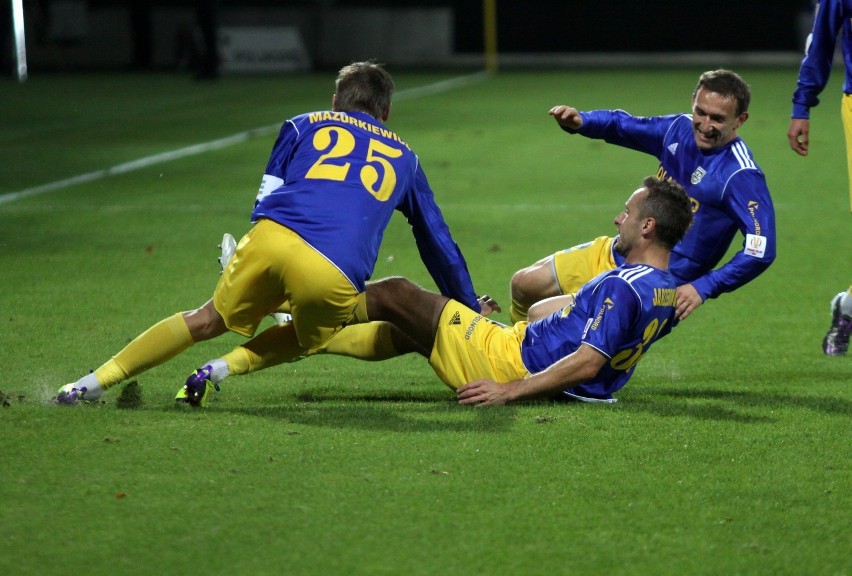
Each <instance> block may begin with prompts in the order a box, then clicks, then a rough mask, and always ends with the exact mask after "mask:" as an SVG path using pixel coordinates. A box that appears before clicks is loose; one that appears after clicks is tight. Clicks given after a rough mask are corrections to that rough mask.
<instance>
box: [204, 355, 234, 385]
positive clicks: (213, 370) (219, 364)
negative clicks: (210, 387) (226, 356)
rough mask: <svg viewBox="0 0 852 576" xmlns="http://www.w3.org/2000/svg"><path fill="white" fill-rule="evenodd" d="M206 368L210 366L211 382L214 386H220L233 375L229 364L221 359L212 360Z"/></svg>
mask: <svg viewBox="0 0 852 576" xmlns="http://www.w3.org/2000/svg"><path fill="white" fill-rule="evenodd" d="M205 366H210V381H211V382H213V384H218V383H219V382H221V381H222V380H224V379H225V378H227V377H228V376H230V375H231V371H230V370H228V363H227V362H225V361H224V360H222V359H221V358H216V359H215V360H211V361H210V362H208V363H207V364H205Z"/></svg>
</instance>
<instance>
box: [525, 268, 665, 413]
mask: <svg viewBox="0 0 852 576" xmlns="http://www.w3.org/2000/svg"><path fill="white" fill-rule="evenodd" d="M676 285H677V283H676V281H675V279H674V277H673V276H672V275H671V274H670V273H669V272H668V271H666V270H659V269H657V268H653V267H651V266H645V265H623V266H620V267H618V268H616V269H615V270H610V271H608V272H604V273H602V274H600V275H599V276H597V277H596V278H594V279H592V280H591V281H590V282H588V283H587V284H586V285H584V286H583V287H582V288H581V289H580V291H579V292H577V294H576V296H575V303H574V306H571V307H567V308H565V309H563V310H561V311H559V312H556V313H554V314H552V315H550V316H548V317H547V318H543V319H541V320H539V321H537V322H533V323H531V324H529V325H528V326H527V330H526V334H525V335H524V340H523V342H522V343H521V358H522V359H523V361H524V366H526V368H527V370H529V371H530V373H532V374H535V373H537V372H541V371H542V370H544V369H545V368H547V367H548V366H551V365H552V364H555V363H556V362H558V361H559V360H561V359H562V358H564V357H565V356H568V355H569V354H571V353H573V352H574V351H575V350H577V349H578V348H579V347H580V346H581V345H583V344H585V345H587V346H591V347H593V348H594V349H595V350H597V351H598V352H600V353H601V354H603V355H604V356H606V357H607V359H608V361H607V363H606V364H605V365H604V367H603V368H601V370H600V371H599V372H598V373H597V375H596V376H595V377H594V378H592V379H591V380H589V381H588V382H586V383H584V384H581V385H579V386H576V387H574V388H572V389H571V390H569V391H567V394H568V395H569V396H571V395H576V396H582V397H584V398H595V399H610V398H612V393H613V392H615V391H617V390H619V389H620V388H621V387H622V386H624V385H625V384H626V383H627V381H628V380H629V379H630V376H631V375H632V374H633V369H634V368H635V367H636V364H637V363H638V362H639V360H640V359H641V357H642V355H643V354H645V352H647V351H648V349H649V348H650V347H651V345H652V344H653V343H654V342H655V341H656V340H657V339H658V338H660V337H662V336H665V335H666V334H668V333H669V332H671V329H672V326H673V325H674V324H675V322H676V321H675V300H676V296H675V287H676Z"/></svg>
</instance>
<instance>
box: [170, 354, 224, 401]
mask: <svg viewBox="0 0 852 576" xmlns="http://www.w3.org/2000/svg"><path fill="white" fill-rule="evenodd" d="M212 371H213V368H212V367H211V366H210V365H209V364H208V365H207V366H204V367H203V368H199V369H198V370H196V371H195V372H193V373H192V374H190V375H189V378H187V379H186V384H184V385H183V388H181V389H180V390H178V393H177V395H176V396H175V401H176V402H186V403H187V404H189V405H190V406H193V407H195V408H199V407H200V408H203V407H205V406H207V401H208V399H209V397H210V391H211V390H214V389H215V390H216V392H218V391H219V385H218V384H214V383H213V381H212V380H211V379H210V373H211V372H212Z"/></svg>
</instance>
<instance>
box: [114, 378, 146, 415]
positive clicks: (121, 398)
mask: <svg viewBox="0 0 852 576" xmlns="http://www.w3.org/2000/svg"><path fill="white" fill-rule="evenodd" d="M115 405H116V406H117V407H118V408H121V409H123V410H133V409H135V408H139V407H140V406H142V386H140V385H139V382H137V381H136V380H131V381H130V382H128V383H127V384H125V385H124V388H122V389H121V393H120V394H119V395H118V399H117V400H116V401H115Z"/></svg>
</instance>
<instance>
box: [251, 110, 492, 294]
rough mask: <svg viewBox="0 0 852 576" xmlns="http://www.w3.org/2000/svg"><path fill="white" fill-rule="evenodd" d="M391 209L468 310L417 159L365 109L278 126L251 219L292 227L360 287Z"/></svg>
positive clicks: (445, 288) (455, 251)
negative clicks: (407, 226) (397, 212)
mask: <svg viewBox="0 0 852 576" xmlns="http://www.w3.org/2000/svg"><path fill="white" fill-rule="evenodd" d="M394 210H399V211H400V212H401V213H402V214H404V215H405V217H406V218H407V219H408V223H409V224H410V225H411V229H412V232H413V233H414V238H415V240H416V242H417V248H418V250H419V251H420V257H421V259H422V260H423V262H424V264H425V265H426V268H427V269H428V270H429V273H430V274H431V276H432V278H433V279H434V281H435V283H436V284H437V286H438V289H439V290H440V291H441V293H442V294H444V295H445V296H448V297H450V298H454V299H456V300H458V301H460V302H463V303H464V304H465V305H467V306H469V307H470V308H472V309H474V310H477V311H478V310H479V309H480V307H479V303H478V302H477V298H476V294H475V292H474V290H473V284H472V282H471V279H470V275H469V273H468V270H467V264H466V262H465V260H464V257H463V256H462V254H461V251H460V250H459V248H458V246H457V245H456V244H455V242H454V241H453V239H452V236H450V231H449V228H448V227H447V224H446V222H445V221H444V218H443V215H442V214H441V211H440V209H439V208H438V206H437V204H436V203H435V198H434V195H433V193H432V189H431V188H430V187H429V182H428V181H427V180H426V175H425V173H424V172H423V169H422V168H421V166H420V163H419V160H418V158H417V155H415V154H414V153H413V152H412V151H411V150H410V149H409V147H408V146H407V145H406V144H405V142H403V141H402V140H400V138H399V137H398V136H397V135H396V134H395V133H394V132H392V131H391V130H388V129H387V128H385V127H384V125H383V124H382V123H381V122H379V121H377V120H376V119H375V118H373V117H372V116H370V115H369V114H364V113H360V112H350V113H344V112H332V111H320V112H313V113H309V114H303V115H301V116H297V117H295V118H292V119H290V120H288V121H287V122H285V123H284V125H283V126H282V128H281V131H280V133H279V135H278V139H277V141H276V142H275V146H274V147H273V149H272V154H271V156H270V158H269V163H268V164H267V167H266V172H265V174H264V176H263V181H262V183H261V186H260V191H259V192H258V196H257V201H256V203H255V208H254V211H253V212H252V221H257V220H259V219H261V218H266V219H269V220H273V221H275V222H277V223H279V224H281V225H282V226H286V227H287V228H290V229H292V230H294V231H295V232H297V233H298V234H299V235H300V236H301V237H302V238H304V239H305V241H306V242H308V243H309V244H310V245H311V246H313V247H314V248H315V249H316V250H318V251H319V252H320V253H321V254H323V255H324V256H325V257H326V258H328V259H329V260H330V261H331V262H332V263H333V264H334V265H335V266H337V267H338V268H339V269H340V270H341V272H343V274H345V275H346V277H347V278H348V279H349V281H350V282H351V283H352V285H353V286H354V287H355V288H356V289H357V290H358V291H359V292H361V291H363V290H364V287H365V282H366V281H367V280H368V279H369V278H370V276H371V275H372V273H373V268H374V266H375V263H376V258H377V257H378V252H379V245H380V244H381V241H382V236H383V235H384V231H385V228H386V227H387V225H388V222H389V221H390V218H391V216H392V215H393V212H394Z"/></svg>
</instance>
